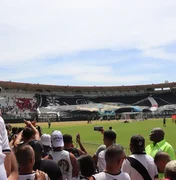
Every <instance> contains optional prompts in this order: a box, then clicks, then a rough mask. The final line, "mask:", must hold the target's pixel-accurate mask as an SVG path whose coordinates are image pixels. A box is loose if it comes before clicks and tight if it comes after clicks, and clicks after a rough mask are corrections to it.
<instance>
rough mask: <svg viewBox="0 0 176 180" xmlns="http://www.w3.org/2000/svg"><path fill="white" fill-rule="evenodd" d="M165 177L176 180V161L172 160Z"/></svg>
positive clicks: (166, 168) (168, 164)
mask: <svg viewBox="0 0 176 180" xmlns="http://www.w3.org/2000/svg"><path fill="white" fill-rule="evenodd" d="M164 176H165V178H167V179H168V180H175V179H176V160H172V161H170V162H168V163H167V164H166V167H165V170H164Z"/></svg>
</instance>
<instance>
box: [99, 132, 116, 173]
mask: <svg viewBox="0 0 176 180" xmlns="http://www.w3.org/2000/svg"><path fill="white" fill-rule="evenodd" d="M103 141H104V144H105V145H106V148H108V147H109V146H111V145H113V144H114V142H115V141H116V133H115V132H114V131H111V130H107V131H105V132H104V134H103ZM105 152H106V150H103V151H101V152H100V153H99V154H98V170H99V172H102V171H103V170H104V169H105V167H106V162H105Z"/></svg>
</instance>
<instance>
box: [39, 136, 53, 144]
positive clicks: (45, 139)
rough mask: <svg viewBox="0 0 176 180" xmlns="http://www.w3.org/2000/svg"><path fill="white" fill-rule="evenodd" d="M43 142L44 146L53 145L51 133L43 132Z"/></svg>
mask: <svg viewBox="0 0 176 180" xmlns="http://www.w3.org/2000/svg"><path fill="white" fill-rule="evenodd" d="M41 143H42V144H43V145H44V146H51V136H50V135H49V134H43V135H42V136H41Z"/></svg>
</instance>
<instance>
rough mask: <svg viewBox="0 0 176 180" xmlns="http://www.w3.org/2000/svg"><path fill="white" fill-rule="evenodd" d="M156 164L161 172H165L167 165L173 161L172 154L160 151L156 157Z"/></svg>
mask: <svg viewBox="0 0 176 180" xmlns="http://www.w3.org/2000/svg"><path fill="white" fill-rule="evenodd" d="M154 161H155V164H156V166H157V168H158V172H159V173H164V169H165V166H166V164H167V163H168V162H170V161H171V159H170V156H169V155H168V154H167V153H166V152H158V153H157V154H156V156H155V157H154Z"/></svg>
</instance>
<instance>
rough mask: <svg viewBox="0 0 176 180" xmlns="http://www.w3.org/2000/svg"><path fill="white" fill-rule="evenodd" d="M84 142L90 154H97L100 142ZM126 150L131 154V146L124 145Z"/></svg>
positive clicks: (127, 154) (127, 153)
mask: <svg viewBox="0 0 176 180" xmlns="http://www.w3.org/2000/svg"><path fill="white" fill-rule="evenodd" d="M82 144H83V146H84V148H85V149H86V151H87V152H88V154H90V155H93V154H95V152H96V150H97V149H98V147H99V146H100V145H101V144H99V143H91V142H82ZM102 144H103V143H102ZM76 146H78V145H77V144H76ZM124 151H125V153H126V156H129V155H130V154H131V151H130V148H128V147H124ZM175 156H176V150H175Z"/></svg>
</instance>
